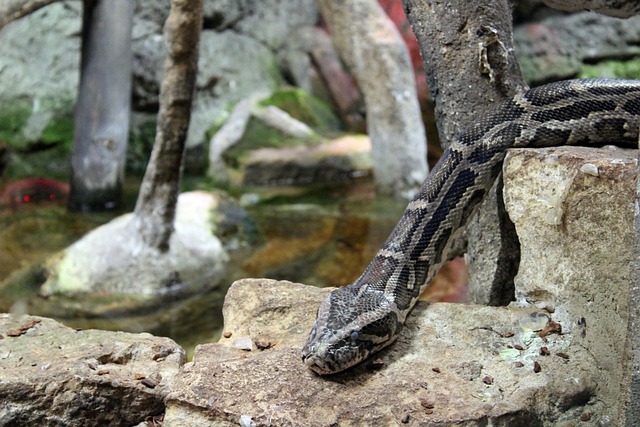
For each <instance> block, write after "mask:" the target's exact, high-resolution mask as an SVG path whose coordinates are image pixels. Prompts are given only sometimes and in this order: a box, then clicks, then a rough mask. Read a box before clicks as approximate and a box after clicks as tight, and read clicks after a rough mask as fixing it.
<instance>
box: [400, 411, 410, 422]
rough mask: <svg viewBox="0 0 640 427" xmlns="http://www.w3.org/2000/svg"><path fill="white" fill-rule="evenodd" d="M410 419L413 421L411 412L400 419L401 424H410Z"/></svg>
mask: <svg viewBox="0 0 640 427" xmlns="http://www.w3.org/2000/svg"><path fill="white" fill-rule="evenodd" d="M410 419H411V414H410V413H409V412H405V413H404V415H403V416H402V418H401V419H400V422H401V423H402V424H408V423H409V420H410Z"/></svg>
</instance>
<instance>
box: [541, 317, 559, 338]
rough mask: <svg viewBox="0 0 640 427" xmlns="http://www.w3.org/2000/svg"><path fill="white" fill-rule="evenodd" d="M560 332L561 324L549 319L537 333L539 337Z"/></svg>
mask: <svg viewBox="0 0 640 427" xmlns="http://www.w3.org/2000/svg"><path fill="white" fill-rule="evenodd" d="M561 333H562V325H560V324H559V323H557V322H554V321H553V320H549V323H547V326H545V327H544V329H543V330H541V331H540V332H538V335H539V336H540V337H541V338H544V337H546V336H547V335H549V334H561Z"/></svg>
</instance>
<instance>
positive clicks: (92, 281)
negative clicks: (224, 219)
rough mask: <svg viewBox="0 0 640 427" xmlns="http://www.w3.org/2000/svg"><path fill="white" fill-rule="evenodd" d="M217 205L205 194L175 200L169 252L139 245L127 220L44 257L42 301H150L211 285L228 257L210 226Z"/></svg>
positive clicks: (129, 217) (127, 217) (116, 221)
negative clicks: (79, 296) (71, 297)
mask: <svg viewBox="0 0 640 427" xmlns="http://www.w3.org/2000/svg"><path fill="white" fill-rule="evenodd" d="M217 204H218V200H217V199H216V198H215V197H214V196H213V195H212V194H209V193H205V192H189V193H182V194H181V195H180V197H179V198H178V204H177V210H176V219H175V230H174V233H173V235H172V237H171V244H170V249H169V251H168V252H167V253H161V252H160V251H159V250H157V249H155V248H151V247H149V246H147V245H145V244H144V243H143V242H142V240H141V238H140V236H139V235H138V234H137V232H136V229H135V228H134V222H133V221H132V219H133V216H132V214H126V215H123V216H120V217H118V218H116V219H114V220H112V221H110V222H109V223H107V224H104V225H102V226H100V227H98V228H96V229H94V230H92V231H91V232H90V233H88V234H87V235H85V236H84V237H83V238H81V239H80V240H78V241H77V242H75V243H74V244H73V245H71V246H69V247H68V248H66V249H65V250H63V251H62V252H61V253H59V254H56V255H54V256H52V257H50V259H49V262H48V273H47V281H46V282H45V283H44V284H43V285H42V288H41V293H42V294H44V295H48V294H58V293H66V294H73V293H87V292H106V293H109V294H110V293H125V294H138V295H147V296H154V295H158V294H161V293H164V292H175V291H178V290H181V291H184V292H193V291H197V290H201V289H205V288H211V287H213V286H215V285H217V284H218V283H219V282H220V281H221V280H222V278H223V275H224V268H225V266H226V262H227V260H228V256H227V253H226V251H225V250H224V248H223V247H222V244H221V243H220V240H219V239H218V238H217V237H216V236H215V235H214V234H213V231H212V225H211V223H210V219H211V215H212V212H213V211H214V210H215V208H216V207H217Z"/></svg>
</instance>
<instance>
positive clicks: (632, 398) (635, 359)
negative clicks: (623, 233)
mask: <svg viewBox="0 0 640 427" xmlns="http://www.w3.org/2000/svg"><path fill="white" fill-rule="evenodd" d="M634 211H635V221H634V227H633V231H634V235H635V238H634V242H633V249H634V251H633V256H634V262H633V269H634V277H633V282H632V283H633V285H632V287H631V292H630V297H629V307H630V314H629V332H628V333H629V341H628V343H627V346H626V348H627V351H628V352H629V356H630V357H631V369H629V371H628V372H627V375H628V377H627V378H626V379H625V380H626V381H625V383H628V384H629V392H628V394H627V396H626V402H627V408H626V420H627V422H626V426H627V427H631V426H632V425H633V420H640V180H636V197H635V205H634Z"/></svg>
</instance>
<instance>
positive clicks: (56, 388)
mask: <svg viewBox="0 0 640 427" xmlns="http://www.w3.org/2000/svg"><path fill="white" fill-rule="evenodd" d="M184 362H185V354H184V351H183V350H182V349H181V348H180V347H179V346H178V345H177V344H176V343H174V342H173V341H172V340H170V339H168V338H160V337H154V336H151V335H149V334H146V333H145V334H128V333H123V332H107V331H98V330H86V331H78V330H75V329H71V328H67V327H65V326H63V325H61V324H59V323H57V322H55V321H54V320H51V319H45V318H40V317H33V316H13V315H9V314H0V425H3V426H36V425H39V426H44V425H64V426H70V427H71V426H87V425H136V424H138V423H141V422H142V421H144V420H145V419H147V418H149V417H151V416H154V415H158V414H161V413H162V411H163V408H164V404H163V400H164V397H165V396H166V394H167V392H168V391H169V390H170V389H171V388H172V386H173V381H174V377H175V374H176V373H177V372H178V369H179V368H180V366H181V365H182V364H183V363H184Z"/></svg>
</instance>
